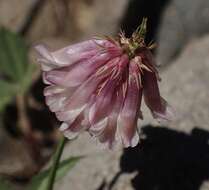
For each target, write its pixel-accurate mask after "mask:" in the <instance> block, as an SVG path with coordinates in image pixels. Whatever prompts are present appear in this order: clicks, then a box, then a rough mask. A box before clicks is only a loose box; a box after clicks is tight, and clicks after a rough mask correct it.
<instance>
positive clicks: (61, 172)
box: [28, 156, 83, 190]
mask: <svg viewBox="0 0 209 190" xmlns="http://www.w3.org/2000/svg"><path fill="white" fill-rule="evenodd" d="M81 158H83V157H82V156H79V157H71V158H68V159H66V160H63V161H62V162H61V163H60V164H59V168H58V169H57V173H56V180H59V179H61V178H62V177H64V176H65V175H66V174H67V172H68V171H70V170H71V169H72V168H73V167H74V166H75V165H76V163H77V162H78V161H79V160H80V159H81ZM49 172H50V169H48V170H46V171H43V172H41V173H39V174H38V175H36V176H35V177H33V179H32V181H31V184H30V185H29V188H28V190H46V187H47V183H48V177H49Z"/></svg>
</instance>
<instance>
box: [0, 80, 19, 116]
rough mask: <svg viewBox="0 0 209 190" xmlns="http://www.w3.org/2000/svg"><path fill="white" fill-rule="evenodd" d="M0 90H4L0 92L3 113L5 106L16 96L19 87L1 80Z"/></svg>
mask: <svg viewBox="0 0 209 190" xmlns="http://www.w3.org/2000/svg"><path fill="white" fill-rule="evenodd" d="M0 89H2V90H0V112H1V111H2V110H3V108H4V106H5V105H6V104H7V103H8V102H9V101H10V100H11V98H12V97H13V96H14V95H15V94H16V91H17V87H16V86H15V85H14V84H12V83H10V82H7V81H4V80H0Z"/></svg>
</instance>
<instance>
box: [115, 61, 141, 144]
mask: <svg viewBox="0 0 209 190" xmlns="http://www.w3.org/2000/svg"><path fill="white" fill-rule="evenodd" d="M131 65H132V64H130V67H131ZM130 70H131V69H129V85H128V89H127V94H126V97H125V101H124V105H123V108H122V110H121V112H120V114H119V118H118V129H119V132H118V133H119V135H120V137H121V141H122V143H123V144H124V146H125V147H128V146H132V147H133V146H136V145H137V143H138V140H139V137H138V133H137V119H138V113H139V110H140V105H141V98H142V89H139V88H138V85H137V81H136V78H135V77H133V76H132V72H130Z"/></svg>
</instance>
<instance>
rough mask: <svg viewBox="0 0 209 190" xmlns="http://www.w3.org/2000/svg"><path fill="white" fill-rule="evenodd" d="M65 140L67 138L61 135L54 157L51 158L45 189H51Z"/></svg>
mask: <svg viewBox="0 0 209 190" xmlns="http://www.w3.org/2000/svg"><path fill="white" fill-rule="evenodd" d="M66 142H67V139H66V138H65V137H64V136H63V137H62V138H61V139H60V141H59V143H58V146H57V150H56V152H55V154H54V158H53V165H52V168H51V169H50V174H49V181H48V184H47V189H46V190H53V186H54V181H55V178H56V172H57V168H58V166H59V161H60V158H61V156H62V152H63V149H64V146H65V143H66Z"/></svg>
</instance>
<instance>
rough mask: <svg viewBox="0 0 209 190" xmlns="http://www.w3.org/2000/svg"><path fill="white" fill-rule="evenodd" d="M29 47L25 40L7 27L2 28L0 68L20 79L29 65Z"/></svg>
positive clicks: (13, 77) (11, 76)
mask: <svg viewBox="0 0 209 190" xmlns="http://www.w3.org/2000/svg"><path fill="white" fill-rule="evenodd" d="M27 52H28V48H27V46H26V44H25V42H24V40H23V39H22V38H21V37H20V36H19V35H17V34H16V33H13V32H11V31H9V30H7V29H5V28H1V29H0V70H1V72H3V73H4V74H6V75H7V76H8V77H10V78H11V79H13V80H18V81H20V80H21V79H22V78H23V77H24V74H25V72H26V70H27V67H28V56H27Z"/></svg>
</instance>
